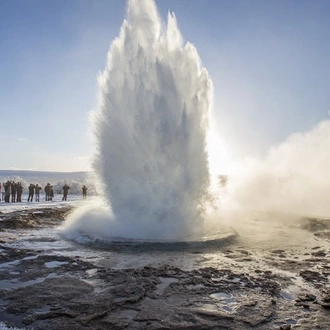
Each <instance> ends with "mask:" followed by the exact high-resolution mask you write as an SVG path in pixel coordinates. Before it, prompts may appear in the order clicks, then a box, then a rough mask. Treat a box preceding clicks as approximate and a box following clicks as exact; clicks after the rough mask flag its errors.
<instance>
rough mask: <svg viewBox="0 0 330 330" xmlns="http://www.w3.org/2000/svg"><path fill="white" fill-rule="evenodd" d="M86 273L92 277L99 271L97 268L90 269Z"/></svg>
mask: <svg viewBox="0 0 330 330" xmlns="http://www.w3.org/2000/svg"><path fill="white" fill-rule="evenodd" d="M86 273H87V274H88V275H89V276H90V277H92V276H94V275H95V274H96V273H97V268H93V269H88V270H86Z"/></svg>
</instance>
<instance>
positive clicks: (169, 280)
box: [155, 277, 179, 295]
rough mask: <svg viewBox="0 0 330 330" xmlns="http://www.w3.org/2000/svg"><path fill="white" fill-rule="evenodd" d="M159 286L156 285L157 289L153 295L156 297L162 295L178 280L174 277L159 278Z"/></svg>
mask: <svg viewBox="0 0 330 330" xmlns="http://www.w3.org/2000/svg"><path fill="white" fill-rule="evenodd" d="M159 279H160V282H161V283H160V284H158V285H157V289H156V291H155V293H156V294H157V295H162V294H163V293H164V291H165V289H166V288H167V287H168V286H169V285H170V284H171V283H177V282H178V281H179V280H178V279H177V278H174V277H160V278H159Z"/></svg>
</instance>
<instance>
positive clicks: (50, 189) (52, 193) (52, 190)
mask: <svg viewBox="0 0 330 330" xmlns="http://www.w3.org/2000/svg"><path fill="white" fill-rule="evenodd" d="M53 198H54V189H53V186H50V188H49V200H50V201H52V200H53Z"/></svg>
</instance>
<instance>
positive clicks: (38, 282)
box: [0, 207, 330, 330]
mask: <svg viewBox="0 0 330 330" xmlns="http://www.w3.org/2000/svg"><path fill="white" fill-rule="evenodd" d="M70 210H71V209H70V207H68V208H62V209H52V208H49V209H42V210H39V211H37V212H36V211H27V212H23V213H22V212H13V213H8V214H0V218H1V221H0V320H1V321H2V322H3V324H6V326H7V327H10V326H13V327H16V328H23V329H43V330H44V329H56V330H57V329H70V330H74V329H85V328H86V329H150V330H151V329H164V330H165V329H189V330H193V329H196V330H201V329H235V330H239V329H265V330H266V329H267V330H268V329H330V312H329V309H330V285H329V274H330V264H329V262H328V257H329V253H330V251H329V249H328V248H325V246H327V245H322V244H320V245H319V246H318V245H315V246H312V247H311V248H307V249H305V250H304V253H303V254H301V255H297V252H295V251H292V250H286V249H277V250H272V251H264V252H262V251H261V252H262V254H260V253H261V252H260V251H259V252H258V253H255V252H254V251H250V250H247V249H244V248H242V247H241V246H238V245H233V246H229V247H227V248H224V249H223V250H222V251H219V254H221V255H222V257H223V258H224V259H226V260H228V261H230V262H231V261H232V262H233V263H231V265H235V266H232V267H229V266H228V265H229V264H230V263H229V262H228V263H224V264H219V265H218V266H217V267H201V268H196V269H193V270H184V269H180V268H178V267H174V266H173V265H170V264H164V265H161V266H157V267H140V268H136V269H114V268H107V267H103V266H101V265H97V264H95V263H94V262H88V261H86V260H82V259H81V258H80V257H78V256H72V257H67V256H63V255H60V254H58V255H54V254H47V253H44V251H38V250H27V249H23V248H20V247H19V246H15V247H13V246H12V245H11V244H10V242H9V241H8V240H9V239H8V235H6V234H7V233H8V232H12V231H13V230H14V229H15V230H23V231H24V230H38V229H40V228H43V227H51V226H57V225H59V224H60V223H61V222H62V221H63V220H64V218H65V216H66V215H67V214H68V213H69V212H70ZM301 227H302V229H303V230H306V231H308V232H310V233H311V236H312V237H313V236H314V237H317V238H318V239H322V240H324V241H326V240H328V238H329V234H328V233H329V232H328V230H329V226H328V222H327V221H322V220H317V219H305V220H304V221H302V222H301ZM319 242H320V241H319ZM193 253H196V254H202V253H203V251H193ZM260 256H261V257H260ZM260 259H262V263H263V266H262V267H261V266H260V264H259V263H258V261H260ZM246 265H252V266H249V267H247V266H246ZM264 265H266V267H265V266H264ZM247 269H248V270H249V271H247Z"/></svg>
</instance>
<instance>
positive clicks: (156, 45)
mask: <svg viewBox="0 0 330 330" xmlns="http://www.w3.org/2000/svg"><path fill="white" fill-rule="evenodd" d="M99 87H100V102H99V106H98V108H97V109H96V110H95V111H94V113H93V115H92V126H93V133H94V136H95V146H96V152H95V155H94V163H93V167H94V169H95V172H96V174H97V177H98V180H99V181H100V183H101V187H102V189H101V191H102V195H103V197H104V198H105V200H106V202H107V204H108V205H109V207H111V210H112V214H113V216H112V219H111V221H113V222H114V232H113V235H116V230H115V228H116V226H115V223H116V222H117V223H120V224H121V226H123V225H124V226H127V228H128V229H130V230H132V228H134V230H135V234H136V233H137V232H138V233H139V234H138V236H139V237H140V238H152V239H180V238H184V237H186V236H187V235H188V236H189V235H196V234H198V232H199V231H200V230H201V225H202V222H203V214H204V208H205V205H206V203H207V201H208V199H209V194H208V189H209V183H210V182H209V181H210V180H209V169H208V157H207V152H206V133H207V124H208V122H207V120H208V110H209V107H210V102H211V99H212V83H211V81H210V78H209V76H208V73H207V71H206V70H205V69H204V68H203V67H202V65H201V61H200V58H199V56H198V53H197V50H196V48H195V47H194V46H193V45H192V44H190V43H189V42H187V43H185V42H184V41H183V39H182V36H181V33H180V31H179V29H178V26H177V21H176V18H175V16H174V14H171V13H169V14H168V18H167V24H166V23H164V22H163V21H162V20H161V18H160V16H159V14H158V11H157V8H156V4H155V2H154V1H153V0H130V1H129V2H128V17H127V20H124V22H123V24H122V27H121V29H120V33H119V36H118V37H117V38H116V39H115V40H114V41H113V43H112V45H111V47H110V50H109V53H108V59H107V66H106V68H105V70H104V72H103V73H102V75H101V76H100V77H99ZM118 235H122V233H121V234H118ZM128 236H129V235H128Z"/></svg>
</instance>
